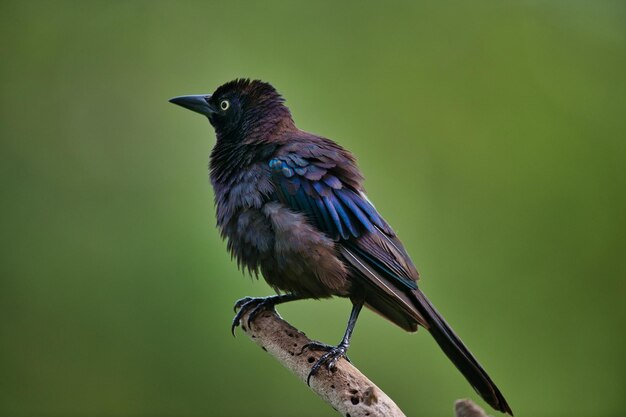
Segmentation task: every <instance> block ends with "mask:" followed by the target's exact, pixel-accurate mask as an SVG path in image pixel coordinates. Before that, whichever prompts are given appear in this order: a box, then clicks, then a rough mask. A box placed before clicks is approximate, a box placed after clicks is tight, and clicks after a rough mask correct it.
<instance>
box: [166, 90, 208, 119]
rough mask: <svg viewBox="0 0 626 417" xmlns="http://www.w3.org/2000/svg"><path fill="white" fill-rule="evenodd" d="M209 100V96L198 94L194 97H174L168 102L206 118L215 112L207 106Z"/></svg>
mask: <svg viewBox="0 0 626 417" xmlns="http://www.w3.org/2000/svg"><path fill="white" fill-rule="evenodd" d="M210 98H211V94H198V95H195V96H180V97H174V98H171V99H170V100H169V101H170V103H174V104H178V105H179V106H181V107H184V108H186V109H189V110H191V111H195V112H196V113H200V114H204V115H205V116H208V115H210V114H211V113H214V112H215V111H214V110H213V109H212V108H211V106H210V105H209V99H210Z"/></svg>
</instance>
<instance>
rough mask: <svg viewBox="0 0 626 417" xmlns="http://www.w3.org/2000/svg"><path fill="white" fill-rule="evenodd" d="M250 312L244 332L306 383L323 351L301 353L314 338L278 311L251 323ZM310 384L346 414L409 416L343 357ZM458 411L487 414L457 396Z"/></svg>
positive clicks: (474, 416) (470, 416)
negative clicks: (330, 370)
mask: <svg viewBox="0 0 626 417" xmlns="http://www.w3.org/2000/svg"><path fill="white" fill-rule="evenodd" d="M248 313H249V312H246V313H245V314H244V315H243V317H242V320H241V323H242V326H241V328H242V330H243V331H244V333H245V334H246V335H248V337H250V338H251V339H252V340H253V341H254V342H256V344H258V345H259V346H261V348H262V349H263V350H265V351H266V352H268V353H269V354H270V355H272V356H273V357H274V358H276V359H277V360H278V361H279V362H280V363H281V364H282V365H283V366H284V367H286V368H287V369H289V370H290V371H291V372H292V373H294V374H295V375H296V376H297V377H298V378H299V379H300V380H302V381H303V382H305V383H306V378H307V376H308V374H309V371H310V370H311V367H312V366H313V364H314V363H315V362H316V361H317V360H318V359H319V357H320V356H321V355H322V354H323V352H315V351H308V350H307V351H305V352H304V353H302V354H300V351H301V350H302V346H304V345H305V344H307V343H309V342H311V339H309V338H308V337H307V336H306V335H305V334H304V333H302V332H301V331H299V330H298V329H296V328H295V327H293V326H292V325H290V324H289V323H287V322H286V321H285V320H283V319H282V318H281V317H280V316H279V315H278V313H276V312H275V311H264V312H262V313H260V314H259V315H257V316H256V318H255V319H254V321H253V322H252V323H251V324H252V325H251V326H250V327H248V326H246V325H245V323H247V322H248ZM310 388H311V390H313V392H315V393H316V394H317V395H319V396H320V398H321V399H322V400H324V401H326V402H327V403H328V404H330V405H331V407H333V408H334V409H335V410H337V411H338V412H339V413H341V415H342V416H344V417H406V416H405V414H404V413H403V412H402V410H400V408H399V407H398V406H397V405H396V403H394V402H393V400H392V399H391V398H389V396H388V395H387V394H385V393H384V392H383V391H382V390H381V389H380V388H378V387H377V386H376V385H375V384H374V383H373V382H372V381H370V380H369V379H368V378H367V377H366V376H365V375H363V374H362V373H361V372H360V371H359V370H358V369H357V368H356V367H354V366H353V365H352V364H351V363H350V362H348V361H347V360H345V359H343V358H342V359H340V360H339V361H338V362H337V366H336V369H335V370H334V371H333V372H332V373H331V372H328V371H326V369H325V368H324V369H322V370H321V371H320V372H319V373H318V374H317V375H315V376H314V377H312V378H311V385H310ZM455 415H456V417H487V415H486V414H485V413H484V411H483V410H482V409H481V408H480V407H478V406H477V405H476V404H474V403H473V402H471V401H470V400H458V401H457V402H456V403H455Z"/></svg>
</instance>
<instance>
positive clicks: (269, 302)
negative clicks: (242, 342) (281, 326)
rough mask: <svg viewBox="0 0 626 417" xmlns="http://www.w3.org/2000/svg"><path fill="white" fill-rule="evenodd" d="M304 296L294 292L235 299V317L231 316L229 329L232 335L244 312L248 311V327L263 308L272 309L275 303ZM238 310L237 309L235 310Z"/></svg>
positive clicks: (299, 298)
mask: <svg viewBox="0 0 626 417" xmlns="http://www.w3.org/2000/svg"><path fill="white" fill-rule="evenodd" d="M304 298H306V297H302V296H298V295H295V294H280V295H270V296H269V297H244V298H242V299H240V300H237V302H236V303H235V311H236V312H237V314H235V317H234V318H233V324H232V326H231V331H232V333H233V336H234V335H235V328H236V327H237V326H239V325H240V324H241V318H242V317H243V315H244V314H245V313H247V312H248V311H250V310H251V311H250V314H249V315H248V321H247V322H248V327H250V323H251V322H252V321H253V320H254V318H255V317H256V316H257V315H258V314H259V313H260V312H261V311H263V310H268V309H272V310H273V309H274V306H275V305H277V304H282V303H286V302H287V301H294V300H302V299H304ZM237 310H239V311H237Z"/></svg>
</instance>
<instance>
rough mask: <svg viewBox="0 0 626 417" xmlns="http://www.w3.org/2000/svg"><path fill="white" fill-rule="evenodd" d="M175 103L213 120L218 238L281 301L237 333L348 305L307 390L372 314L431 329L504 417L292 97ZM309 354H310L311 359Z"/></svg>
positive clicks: (255, 89) (331, 148) (224, 89)
mask: <svg viewBox="0 0 626 417" xmlns="http://www.w3.org/2000/svg"><path fill="white" fill-rule="evenodd" d="M169 101H170V102H171V103H173V104H176V105H179V106H182V107H184V108H186V109H188V110H192V111H194V112H196V113H199V114H202V115H203V116H206V117H207V118H208V120H209V123H210V124H211V125H212V126H213V128H214V130H215V136H216V142H215V145H214V147H213V149H212V150H211V152H210V156H209V171H210V172H209V177H210V181H211V184H212V187H213V190H214V199H215V210H216V220H217V228H218V229H219V233H220V235H221V237H222V239H224V240H225V241H226V246H227V249H228V251H229V252H230V253H231V255H232V256H233V258H234V259H235V260H236V262H237V265H238V267H239V268H240V269H242V270H245V271H248V272H250V273H251V274H254V275H257V276H258V274H259V273H260V274H261V275H262V276H263V278H264V279H265V280H266V282H267V283H268V284H269V285H270V286H271V287H272V288H273V289H274V291H275V292H276V295H271V296H268V297H244V298H242V299H240V300H238V301H237V302H236V303H235V311H237V313H236V315H235V317H234V319H233V322H232V331H233V334H234V332H235V328H236V327H237V326H239V325H240V324H241V321H242V318H243V317H244V315H245V314H244V313H246V312H247V313H248V324H250V322H251V321H252V320H253V319H254V317H255V316H256V315H258V314H259V313H260V312H261V311H264V310H266V309H274V307H275V306H276V305H279V304H282V303H285V302H290V301H295V300H303V299H325V298H329V297H343V298H347V299H349V300H350V301H351V303H352V309H351V312H350V316H349V319H348V324H347V327H346V330H345V333H344V336H343V338H342V339H341V342H340V343H339V344H338V345H336V346H331V345H326V344H323V343H318V342H312V343H309V344H308V345H305V346H304V347H303V348H302V352H303V351H304V350H305V349H311V350H317V351H323V352H324V353H323V354H322V355H321V356H320V358H319V359H318V360H317V361H316V362H315V364H313V365H312V367H311V370H310V372H309V375H308V377H307V383H310V380H311V378H314V377H315V375H317V373H318V372H319V371H320V369H322V368H324V367H325V368H327V369H328V370H332V369H333V368H334V367H335V365H336V363H337V361H338V360H339V359H340V358H342V357H345V358H347V356H346V353H347V350H348V347H349V345H350V339H351V336H352V332H353V330H354V327H355V325H356V322H357V319H358V317H359V313H360V312H361V310H362V308H363V306H366V307H367V308H369V309H371V310H373V311H374V312H376V313H378V314H380V315H381V316H383V317H384V318H386V319H388V320H389V321H391V322H392V323H394V324H396V325H397V326H399V327H400V328H402V329H404V330H406V331H409V332H415V331H417V330H418V328H419V327H423V328H425V329H426V330H427V331H428V332H429V333H430V334H431V335H432V336H433V338H434V339H435V341H436V342H437V344H438V345H439V346H440V348H441V349H442V350H443V352H444V353H445V354H446V355H447V357H448V358H449V359H450V360H451V361H452V363H453V364H454V365H455V366H456V367H457V368H458V370H459V371H460V372H461V373H462V374H463V375H464V376H465V378H466V379H467V381H468V382H469V383H470V385H471V386H472V387H473V388H474V390H475V391H476V392H477V393H478V394H479V395H480V396H481V397H482V398H483V399H484V400H485V401H486V402H487V403H488V404H489V405H491V407H493V408H494V409H495V410H498V411H501V412H503V413H507V414H509V415H511V416H512V415H513V412H512V410H511V408H510V407H509V405H508V403H507V401H506V399H505V398H504V396H503V395H502V393H501V392H500V390H499V389H498V387H497V386H496V384H495V383H494V382H493V381H492V380H491V378H490V377H489V375H487V372H486V371H485V370H484V369H483V367H482V366H481V365H480V364H479V363H478V361H477V360H476V358H475V357H474V356H473V355H472V353H470V351H469V349H468V348H467V347H466V346H465V345H464V344H463V342H462V341H461V339H460V338H459V337H458V336H457V335H456V334H455V332H454V331H453V330H452V328H451V327H450V326H449V325H448V323H447V322H446V321H445V320H444V318H443V317H442V316H441V314H440V313H439V312H438V311H437V310H436V309H435V307H434V306H433V304H432V303H431V302H430V301H429V300H428V298H427V297H426V295H425V294H424V293H423V292H422V291H421V289H420V287H419V286H418V279H419V274H418V271H417V269H416V267H415V265H414V264H413V261H412V260H411V258H410V256H409V254H408V253H407V251H406V249H405V248H404V246H403V245H402V243H401V241H400V239H399V238H398V236H397V235H396V233H395V232H394V230H393V229H392V228H391V226H390V225H389V224H388V223H387V221H386V220H385V219H384V218H383V217H382V215H380V214H379V212H378V210H377V209H376V208H375V206H374V205H373V203H372V202H371V201H370V200H369V198H368V196H367V195H366V193H365V190H364V187H363V182H364V177H363V175H362V174H361V171H360V170H359V168H358V166H357V163H356V159H355V157H354V156H353V155H352V153H350V152H349V151H348V150H346V149H345V148H343V147H342V146H340V145H339V144H338V143H336V142H334V141H332V140H330V139H327V138H324V137H322V136H318V135H315V134H312V133H308V132H305V131H303V130H300V129H298V128H297V127H296V125H295V122H294V120H293V117H292V115H291V112H290V110H289V108H288V107H287V106H286V104H285V99H284V98H283V96H282V95H281V94H280V93H279V92H278V91H277V90H276V89H275V88H274V87H273V86H272V85H271V84H269V83H267V82H264V81H261V80H250V79H249V78H237V79H234V80H232V81H229V82H227V83H225V84H223V85H221V86H219V87H218V88H217V89H216V90H215V91H214V92H213V93H212V94H196V95H185V96H178V97H174V98H172V99H170V100H169ZM302 352H301V353H302Z"/></svg>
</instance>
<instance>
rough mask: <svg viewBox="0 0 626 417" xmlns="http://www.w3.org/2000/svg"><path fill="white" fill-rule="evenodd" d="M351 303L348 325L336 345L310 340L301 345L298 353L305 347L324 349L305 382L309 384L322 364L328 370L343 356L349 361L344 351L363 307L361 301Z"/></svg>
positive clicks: (333, 367) (348, 344)
mask: <svg viewBox="0 0 626 417" xmlns="http://www.w3.org/2000/svg"><path fill="white" fill-rule="evenodd" d="M353 303H354V304H353V305H352V311H351V312H350V319H348V327H346V332H345V333H344V335H343V339H341V342H340V343H339V344H338V345H337V346H328V345H325V344H322V343H317V342H311V343H307V344H306V345H304V346H303V347H302V350H301V351H300V354H302V352H304V351H305V350H306V349H308V350H325V351H326V353H324V354H323V355H322V356H321V357H320V358H319V359H318V360H317V362H315V365H313V367H312V368H311V371H310V372H309V376H307V378H306V383H307V385H309V382H310V380H311V377H312V376H315V374H317V373H318V372H319V370H320V369H321V368H322V366H324V365H326V368H327V369H328V370H329V371H332V370H333V369H335V364H336V363H337V361H338V360H339V359H340V358H342V357H345V358H346V360H348V362H349V361H350V360H349V359H348V357H347V356H346V352H347V351H348V346H350V338H351V337H352V331H353V330H354V326H355V325H356V320H357V318H358V317H359V313H360V312H361V308H363V301H359V302H354V301H353Z"/></svg>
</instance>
